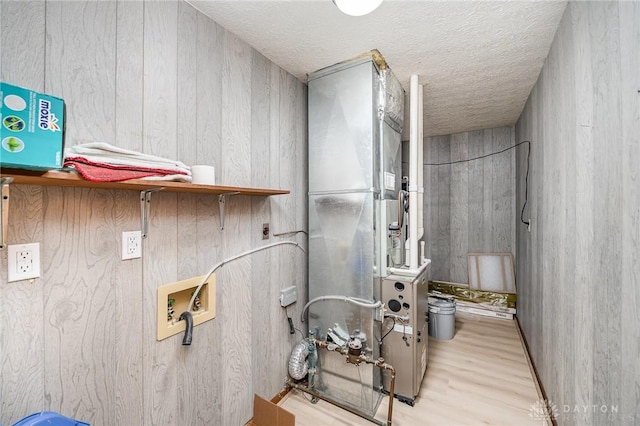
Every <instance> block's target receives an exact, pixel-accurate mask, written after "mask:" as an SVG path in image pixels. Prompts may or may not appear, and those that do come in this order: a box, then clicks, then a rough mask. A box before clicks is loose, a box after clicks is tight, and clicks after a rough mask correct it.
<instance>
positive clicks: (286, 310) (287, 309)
mask: <svg viewBox="0 0 640 426" xmlns="http://www.w3.org/2000/svg"><path fill="white" fill-rule="evenodd" d="M284 313H285V315H286V316H287V321H291V324H293V318H291V317H290V316H289V307H288V306H285V308H284ZM293 329H294V330H295V331H297V332H298V333H300V337H302V340H304V333H303V332H302V330H300V329H299V328H297V327H296V326H293Z"/></svg>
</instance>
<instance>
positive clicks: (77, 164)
mask: <svg viewBox="0 0 640 426" xmlns="http://www.w3.org/2000/svg"><path fill="white" fill-rule="evenodd" d="M64 167H73V168H74V169H76V170H77V171H78V173H80V175H81V176H82V177H83V178H84V179H86V180H90V181H92V182H118V181H123V180H129V179H141V178H147V177H162V176H169V175H171V176H175V175H177V176H176V179H175V180H184V181H190V180H191V179H190V176H189V175H188V174H187V173H183V172H179V171H176V170H166V169H159V168H151V167H144V166H140V167H138V166H123V165H115V164H108V163H97V162H95V161H91V160H87V159H86V158H84V157H67V158H65V160H64ZM182 176H184V179H181V177H182Z"/></svg>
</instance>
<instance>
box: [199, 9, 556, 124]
mask: <svg viewBox="0 0 640 426" xmlns="http://www.w3.org/2000/svg"><path fill="white" fill-rule="evenodd" d="M190 3H191V4H193V5H194V6H195V7H196V8H198V9H199V10H201V11H202V12H203V13H205V14H206V15H208V16H210V17H211V18H212V19H213V20H214V21H216V22H218V23H219V24H220V25H222V26H223V27H225V28H226V29H228V30H229V31H231V32H233V33H235V34H236V35H237V36H238V37H240V38H241V39H243V40H244V41H246V42H247V43H249V44H250V45H251V46H253V47H254V48H255V49H257V50H258V51H260V52H262V53H263V54H264V55H265V56H266V57H267V58H269V59H271V60H272V61H273V62H275V63H276V64H278V65H279V66H281V67H282V68H284V69H285V70H287V71H289V72H290V73H292V74H293V75H295V76H296V77H298V78H299V79H300V80H302V81H303V82H306V75H307V74H309V73H311V72H313V71H316V70H318V69H320V68H323V67H326V66H329V65H333V64H335V63H337V62H341V61H344V60H347V59H350V58H352V57H354V56H357V55H359V54H361V53H364V52H367V51H369V50H372V49H378V50H379V51H380V53H382V55H383V56H384V58H385V59H386V61H387V63H388V64H389V67H390V68H391V69H392V70H393V72H394V73H395V74H396V76H397V77H398V79H399V80H400V82H401V83H402V86H403V87H404V88H405V90H408V88H409V78H410V76H411V75H412V74H419V75H420V83H421V84H424V85H425V93H424V104H425V106H424V114H425V118H424V123H425V134H426V135H442V134H450V133H458V132H463V131H468V130H474V129H483V128H492V127H500V126H505V125H512V124H514V123H515V122H516V120H517V119H518V117H519V115H520V112H521V111H522V108H523V106H524V103H525V102H526V100H527V97H528V96H529V92H530V90H531V88H532V87H533V85H534V83H535V82H536V79H537V78H538V74H539V73H540V69H541V68H542V64H543V62H544V60H545V58H546V56H547V53H548V51H549V46H550V45H551V42H552V40H553V37H554V35H555V32H556V29H557V27H558V24H559V22H560V18H561V17H562V13H563V11H564V9H565V6H566V2H553V1H505V2H487V1H468V2H461V1H426V0H423V1H419V0H413V1H409V0H384V1H383V3H382V5H381V6H380V7H379V8H378V9H376V10H375V11H374V12H373V13H371V14H369V15H366V16H361V17H351V16H347V15H344V14H342V13H341V12H340V11H339V10H338V9H337V8H336V7H335V6H334V5H333V3H332V2H331V0H323V1H317V0H295V1H246V0H192V1H190ZM405 133H406V132H405Z"/></svg>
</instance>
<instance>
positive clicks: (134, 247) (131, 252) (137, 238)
mask: <svg viewBox="0 0 640 426" xmlns="http://www.w3.org/2000/svg"><path fill="white" fill-rule="evenodd" d="M139 257H142V233H141V232H140V231H125V232H123V233H122V260H127V259H137V258H139Z"/></svg>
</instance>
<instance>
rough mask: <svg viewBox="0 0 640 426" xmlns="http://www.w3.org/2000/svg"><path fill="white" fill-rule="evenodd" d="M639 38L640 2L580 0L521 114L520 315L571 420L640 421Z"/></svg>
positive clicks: (553, 395)
mask: <svg viewBox="0 0 640 426" xmlns="http://www.w3.org/2000/svg"><path fill="white" fill-rule="evenodd" d="M638 46H640V3H638V2H570V3H569V5H568V7H567V10H566V12H565V14H564V17H563V19H562V22H561V23H560V27H559V29H558V32H557V34H556V37H555V40H554V41H553V44H552V46H551V51H550V52H549V56H548V58H547V60H546V62H545V64H544V67H543V69H542V73H541V74H540V77H539V79H538V82H537V84H536V85H535V86H534V88H533V90H532V92H531V95H530V97H529V100H528V102H527V104H526V106H525V109H524V111H523V113H522V115H521V117H520V119H519V121H518V123H517V126H516V140H519V139H530V140H531V141H532V151H531V169H530V174H529V204H528V207H527V212H526V213H525V214H526V215H527V216H529V217H531V220H532V223H531V232H528V231H527V228H526V227H525V226H521V225H518V227H517V230H518V232H517V280H518V318H519V321H520V324H521V325H522V328H523V330H524V333H525V336H526V338H527V340H528V343H529V347H530V349H531V355H532V358H533V361H534V363H535V365H536V367H537V369H538V371H539V373H540V375H541V380H542V383H543V385H544V387H545V389H546V392H547V396H548V398H549V399H550V400H551V401H552V402H553V403H554V404H556V406H557V407H558V408H559V418H558V423H559V424H578V425H582V424H620V425H622V424H625V425H631V424H638V423H640V391H639V389H640V286H639V285H638V284H639V283H640V256H639V255H638V252H639V248H640V247H639V245H640V185H639V184H640V181H639V179H638V176H639V174H640V162H639V161H638V159H639V158H640V59H639V55H638V53H639V50H638V49H639V47H638ZM517 169H518V173H517V189H518V191H517V199H518V204H519V205H520V203H522V202H523V201H524V193H525V180H524V176H525V174H524V171H525V170H526V152H525V151H521V152H519V153H518V157H517Z"/></svg>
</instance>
